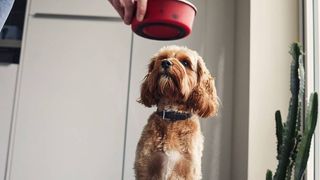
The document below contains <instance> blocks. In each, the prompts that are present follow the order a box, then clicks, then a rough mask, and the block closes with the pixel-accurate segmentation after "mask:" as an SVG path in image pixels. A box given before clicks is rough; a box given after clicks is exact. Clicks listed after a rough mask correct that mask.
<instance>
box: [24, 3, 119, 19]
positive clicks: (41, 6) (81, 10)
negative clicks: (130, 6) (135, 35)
mask: <svg viewBox="0 0 320 180" xmlns="http://www.w3.org/2000/svg"><path fill="white" fill-rule="evenodd" d="M36 13H40V14H60V15H61V14H62V15H80V16H105V17H118V13H117V12H116V11H115V10H114V9H113V8H112V6H111V4H110V3H109V2H108V0H90V1H88V0H32V3H31V7H30V14H36Z"/></svg>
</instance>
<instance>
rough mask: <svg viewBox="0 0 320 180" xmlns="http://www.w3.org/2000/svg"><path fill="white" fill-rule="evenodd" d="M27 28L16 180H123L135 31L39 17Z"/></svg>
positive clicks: (13, 178) (117, 24) (116, 24)
mask: <svg viewBox="0 0 320 180" xmlns="http://www.w3.org/2000/svg"><path fill="white" fill-rule="evenodd" d="M106 3H107V2H106ZM27 27H28V28H27V33H26V38H27V41H26V44H25V53H24V57H23V59H22V61H21V68H22V69H21V71H20V72H21V73H22V78H21V79H20V83H21V84H20V85H19V87H20V91H19V92H20V94H19V97H20V98H19V100H18V101H17V103H18V104H19V106H18V109H16V111H17V118H16V127H15V132H14V134H15V140H14V143H13V146H12V147H13V148H12V150H11V151H12V158H11V170H10V178H9V179H10V180H106V179H107V180H118V179H121V173H122V161H123V151H124V134H125V119H126V103H127V91H128V89H127V86H128V77H129V62H130V61H129V60H130V41H131V32H130V29H129V28H128V27H127V26H125V25H123V23H122V22H108V21H101V20H79V19H54V18H37V17H30V18H29V21H28V25H27Z"/></svg>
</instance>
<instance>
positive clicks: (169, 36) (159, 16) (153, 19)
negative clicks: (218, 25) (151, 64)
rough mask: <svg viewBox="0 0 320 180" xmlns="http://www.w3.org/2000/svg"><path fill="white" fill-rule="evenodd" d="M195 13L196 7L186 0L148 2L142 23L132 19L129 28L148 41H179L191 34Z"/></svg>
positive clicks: (151, 0)
mask: <svg viewBox="0 0 320 180" xmlns="http://www.w3.org/2000/svg"><path fill="white" fill-rule="evenodd" d="M196 12H197V9H196V7H195V6H194V5H193V4H192V3H190V2H188V1H186V0H149V1H148V4H147V11H146V14H145V17H144V19H143V21H142V22H139V21H137V19H136V18H134V19H133V21H132V24H131V28H132V30H133V31H134V32H135V33H136V34H138V35H139V36H142V37H145V38H149V39H154V40H176V39H181V38H183V37H186V36H188V35H189V34H190V33H191V31H192V24H193V20H194V17H195V15H196Z"/></svg>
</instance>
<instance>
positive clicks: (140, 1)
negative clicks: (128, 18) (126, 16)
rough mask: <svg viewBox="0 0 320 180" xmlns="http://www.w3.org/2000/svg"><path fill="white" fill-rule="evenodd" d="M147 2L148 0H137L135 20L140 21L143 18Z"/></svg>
mask: <svg viewBox="0 0 320 180" xmlns="http://www.w3.org/2000/svg"><path fill="white" fill-rule="evenodd" d="M147 1H148V0H137V14H136V18H137V20H138V21H142V20H143V18H144V15H145V14H146V11H147Z"/></svg>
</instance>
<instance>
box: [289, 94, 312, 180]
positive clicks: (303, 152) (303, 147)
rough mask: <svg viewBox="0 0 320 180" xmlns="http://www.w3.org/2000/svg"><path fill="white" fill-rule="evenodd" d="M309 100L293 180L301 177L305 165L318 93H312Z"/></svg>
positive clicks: (298, 179)
mask: <svg viewBox="0 0 320 180" xmlns="http://www.w3.org/2000/svg"><path fill="white" fill-rule="evenodd" d="M309 102H310V104H309V106H308V109H307V117H306V126H305V130H304V133H303V136H302V141H301V143H300V144H299V147H298V154H297V158H296V165H295V174H294V179H295V180H300V179H301V178H302V176H303V173H304V170H305V169H306V166H307V162H308V157H309V149H310V145H311V139H312V135H313V132H314V130H315V128H316V124H317V115H318V94H317V93H312V94H311V96H310V100H309Z"/></svg>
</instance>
